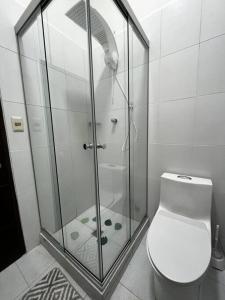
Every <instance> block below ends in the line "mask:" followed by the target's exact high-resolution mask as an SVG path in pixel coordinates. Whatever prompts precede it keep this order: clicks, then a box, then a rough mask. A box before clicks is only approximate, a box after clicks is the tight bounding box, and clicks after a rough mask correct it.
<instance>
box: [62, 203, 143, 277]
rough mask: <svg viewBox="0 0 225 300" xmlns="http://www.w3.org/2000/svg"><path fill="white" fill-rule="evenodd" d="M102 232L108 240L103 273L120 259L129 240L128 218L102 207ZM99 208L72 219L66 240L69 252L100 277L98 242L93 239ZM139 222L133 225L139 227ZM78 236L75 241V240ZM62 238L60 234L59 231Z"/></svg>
mask: <svg viewBox="0 0 225 300" xmlns="http://www.w3.org/2000/svg"><path fill="white" fill-rule="evenodd" d="M100 210H101V230H102V237H106V238H107V243H106V244H105V245H104V246H103V247H102V254H103V261H104V270H103V271H104V274H106V273H107V271H108V270H109V269H110V267H111V265H112V264H113V262H114V261H115V260H116V258H117V257H118V255H119V253H120V252H121V250H122V249H123V248H124V245H125V244H126V243H127V241H128V239H129V234H130V233H129V225H130V223H129V222H130V221H129V218H127V217H126V216H123V215H121V214H119V213H116V212H114V211H113V210H111V209H110V208H106V207H104V206H102V205H101V207H100ZM93 218H96V207H95V206H92V207H90V208H89V209H87V210H86V211H85V212H83V213H82V214H81V215H79V216H78V217H77V218H75V219H73V220H72V221H71V222H70V223H68V224H66V225H65V226H64V227H63V233H64V241H65V246H66V248H67V250H68V251H69V252H70V253H71V254H72V255H74V256H75V257H76V258H77V259H78V260H79V261H80V262H81V263H82V264H83V265H84V266H86V267H87V268H88V269H89V270H90V271H91V272H92V273H93V274H95V275H96V276H98V272H99V271H98V249H97V239H96V236H93V234H92V233H93V232H94V231H96V221H93ZM106 220H110V221H111V225H110V226H107V225H106V224H105V221H106ZM115 224H120V225H121V229H119V230H116V229H115ZM137 225H138V222H137V221H135V220H133V221H132V226H134V227H135V228H136V227H137ZM74 233H75V234H76V235H77V236H76V239H73V238H72V235H73V234H74ZM56 236H59V232H56Z"/></svg>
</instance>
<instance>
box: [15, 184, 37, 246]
mask: <svg viewBox="0 0 225 300" xmlns="http://www.w3.org/2000/svg"><path fill="white" fill-rule="evenodd" d="M17 199H18V205H19V211H20V217H21V224H22V228H23V235H24V240H25V244H26V249H27V251H30V250H31V249H33V248H34V247H35V246H37V245H38V244H39V243H40V241H39V233H40V223H39V215H38V206H37V197H36V192H35V186H34V185H31V186H27V187H26V189H25V190H23V191H22V192H21V193H18V194H17ZM31 212H32V213H31Z"/></svg>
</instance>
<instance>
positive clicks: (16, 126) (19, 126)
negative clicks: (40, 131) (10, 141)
mask: <svg viewBox="0 0 225 300" xmlns="http://www.w3.org/2000/svg"><path fill="white" fill-rule="evenodd" d="M11 122H12V129H13V131H14V132H23V131H24V124H23V119H22V118H21V117H17V116H12V117H11Z"/></svg>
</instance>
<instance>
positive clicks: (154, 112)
mask: <svg viewBox="0 0 225 300" xmlns="http://www.w3.org/2000/svg"><path fill="white" fill-rule="evenodd" d="M148 122H149V125H148V128H149V129H148V133H149V142H150V143H156V141H157V134H158V131H157V129H158V105H157V104H149V113H148Z"/></svg>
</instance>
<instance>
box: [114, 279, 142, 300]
mask: <svg viewBox="0 0 225 300" xmlns="http://www.w3.org/2000/svg"><path fill="white" fill-rule="evenodd" d="M119 284H121V285H122V286H123V287H124V288H125V289H127V290H128V291H129V292H130V293H131V294H132V295H134V296H135V297H136V298H138V299H139V300H145V299H142V298H140V297H139V296H137V295H135V294H134V292H133V291H131V290H130V289H129V288H128V287H126V286H125V285H124V284H123V283H122V282H121V281H120V282H119Z"/></svg>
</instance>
